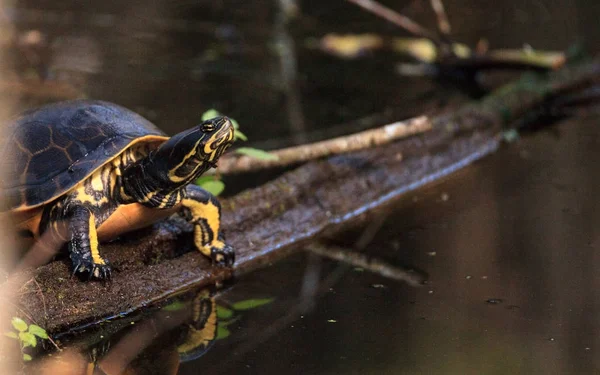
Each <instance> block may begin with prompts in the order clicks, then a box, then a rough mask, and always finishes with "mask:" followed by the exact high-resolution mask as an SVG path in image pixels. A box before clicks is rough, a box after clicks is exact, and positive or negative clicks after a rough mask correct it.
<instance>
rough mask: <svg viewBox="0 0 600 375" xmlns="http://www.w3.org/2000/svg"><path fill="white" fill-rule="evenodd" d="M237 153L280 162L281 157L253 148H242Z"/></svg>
mask: <svg viewBox="0 0 600 375" xmlns="http://www.w3.org/2000/svg"><path fill="white" fill-rule="evenodd" d="M235 152H237V153H238V154H242V155H246V156H250V157H251V158H255V159H260V160H279V157H278V156H277V155H273V154H270V153H268V152H266V151H263V150H259V149H257V148H252V147H240V148H238V149H237V150H235Z"/></svg>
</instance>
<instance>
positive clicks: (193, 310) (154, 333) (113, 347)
mask: <svg viewBox="0 0 600 375" xmlns="http://www.w3.org/2000/svg"><path fill="white" fill-rule="evenodd" d="M184 306H185V307H184ZM165 310H168V311H165ZM113 324H114V323H113ZM117 336H119V337H118V339H117V340H115V337H114V336H113V337H109V338H108V339H104V340H103V341H101V342H98V343H96V344H95V345H94V346H92V347H91V348H90V349H89V352H88V354H89V357H90V358H89V363H88V366H87V367H88V372H89V373H94V374H95V373H102V371H106V373H112V372H110V371H108V370H109V369H120V370H121V371H119V372H118V373H122V374H129V375H133V374H176V373H177V371H178V369H179V365H180V364H181V363H182V362H187V361H191V360H195V359H198V358H199V357H201V356H202V355H204V354H205V353H206V352H208V350H209V349H210V348H211V346H212V344H213V343H214V341H215V339H216V337H217V304H216V302H215V299H214V297H213V296H212V293H211V292H210V289H208V288H207V289H202V290H200V291H199V292H198V293H197V294H196V295H195V296H194V298H193V299H192V301H191V306H190V305H189V303H187V302H183V305H180V307H178V308H177V307H176V308H174V309H163V310H160V311H158V312H156V313H154V314H153V315H150V316H147V317H146V318H145V319H143V320H141V321H138V322H137V324H135V325H134V326H131V325H129V324H127V326H126V333H125V334H124V335H123V334H121V333H120V332H119V333H118V334H117ZM101 337H102V336H101ZM132 343H133V344H132ZM148 344H149V345H148ZM138 350H140V351H138ZM130 351H131V352H130Z"/></svg>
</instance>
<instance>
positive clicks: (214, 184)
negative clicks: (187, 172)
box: [198, 176, 225, 196]
mask: <svg viewBox="0 0 600 375" xmlns="http://www.w3.org/2000/svg"><path fill="white" fill-rule="evenodd" d="M207 177H210V176H207ZM201 178H202V177H201ZM211 178H212V177H211ZM198 185H200V187H201V188H202V189H204V190H206V191H208V192H209V193H211V194H212V195H214V196H218V195H219V194H221V193H222V192H223V190H225V184H224V183H223V181H219V180H215V179H211V180H207V181H203V182H201V183H199V184H198Z"/></svg>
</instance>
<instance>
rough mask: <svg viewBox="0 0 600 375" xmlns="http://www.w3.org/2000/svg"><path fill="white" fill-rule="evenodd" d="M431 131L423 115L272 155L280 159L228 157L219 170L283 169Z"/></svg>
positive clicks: (225, 171)
mask: <svg viewBox="0 0 600 375" xmlns="http://www.w3.org/2000/svg"><path fill="white" fill-rule="evenodd" d="M429 130H431V121H430V120H429V118H428V117H427V116H419V117H415V118H412V119H410V120H406V121H399V122H395V123H392V124H388V125H385V126H383V127H380V128H376V129H371V130H365V131H362V132H359V133H354V134H351V135H347V136H343V137H339V138H333V139H329V140H325V141H321V142H316V143H309V144H305V145H301V146H295V147H289V148H284V149H281V150H275V151H272V152H270V153H271V154H272V155H274V156H275V157H277V159H276V160H275V159H273V160H259V159H256V158H252V157H249V156H244V155H236V154H228V155H226V156H224V157H223V158H221V160H220V161H219V171H220V173H223V174H233V173H240V172H250V171H256V170H259V169H265V168H273V167H283V166H287V165H291V164H296V163H301V162H305V161H308V160H313V159H318V158H323V157H326V156H331V155H336V154H341V153H347V152H351V151H358V150H362V149H366V148H371V147H374V146H380V145H384V144H387V143H390V142H393V141H395V140H398V139H401V138H406V137H409V136H412V135H415V134H420V133H424V132H427V131H429Z"/></svg>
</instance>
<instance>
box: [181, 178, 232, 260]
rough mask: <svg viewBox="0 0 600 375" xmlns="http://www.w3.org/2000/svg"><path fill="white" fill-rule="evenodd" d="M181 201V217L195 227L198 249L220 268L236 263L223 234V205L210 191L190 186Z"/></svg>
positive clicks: (195, 241)
mask: <svg viewBox="0 0 600 375" xmlns="http://www.w3.org/2000/svg"><path fill="white" fill-rule="evenodd" d="M186 195H187V197H185V198H184V199H182V201H181V206H182V208H181V215H182V216H183V217H184V218H186V219H187V220H188V221H189V222H190V223H192V224H193V225H194V243H195V245H196V248H197V249H198V250H200V252H201V253H202V254H204V255H206V256H207V257H209V258H211V259H212V261H213V262H214V263H215V264H217V265H219V266H227V267H230V266H232V265H233V262H234V261H235V254H234V251H233V248H232V247H231V246H229V245H228V244H227V243H226V242H225V239H224V237H223V234H222V232H221V204H220V203H219V201H218V200H217V198H216V197H215V196H214V195H212V194H211V193H209V192H208V191H206V190H204V189H202V188H200V187H198V186H196V185H188V186H187V187H186Z"/></svg>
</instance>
